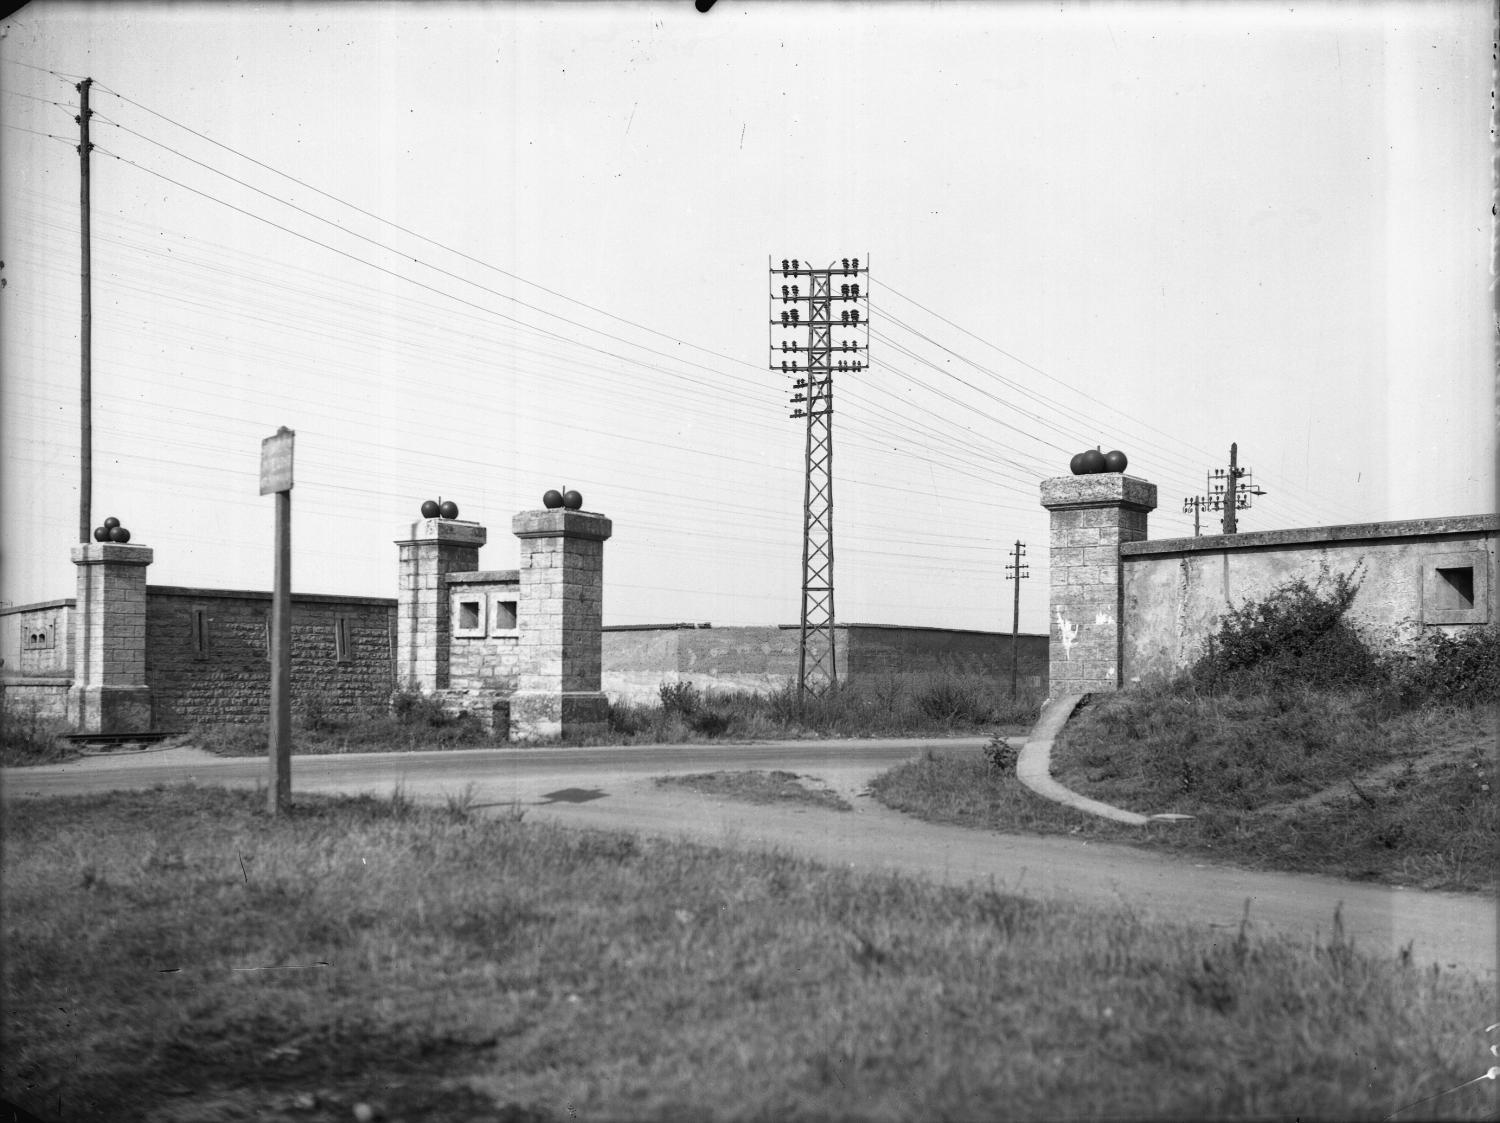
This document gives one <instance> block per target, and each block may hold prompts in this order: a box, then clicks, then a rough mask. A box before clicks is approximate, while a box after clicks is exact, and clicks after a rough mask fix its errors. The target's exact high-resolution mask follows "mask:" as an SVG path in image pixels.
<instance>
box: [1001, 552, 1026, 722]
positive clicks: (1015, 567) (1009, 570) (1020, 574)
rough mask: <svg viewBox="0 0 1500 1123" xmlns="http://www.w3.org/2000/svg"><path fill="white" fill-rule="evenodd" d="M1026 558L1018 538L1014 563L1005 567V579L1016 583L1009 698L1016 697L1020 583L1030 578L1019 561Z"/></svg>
mask: <svg viewBox="0 0 1500 1123" xmlns="http://www.w3.org/2000/svg"><path fill="white" fill-rule="evenodd" d="M1025 556H1026V543H1024V542H1022V541H1021V540H1020V539H1019V538H1018V539H1016V552H1015V561H1014V562H1012V563H1011V564H1010V565H1008V566H1006V567H1005V579H1006V580H1007V581H1014V582H1015V583H1016V590H1015V593H1016V595H1015V600H1014V602H1013V603H1012V606H1011V614H1010V696H1011V697H1012V698H1014V697H1015V696H1016V656H1017V654H1018V652H1017V650H1016V645H1017V644H1018V643H1019V642H1020V638H1019V637H1020V632H1021V581H1022V579H1023V578H1026V577H1030V576H1031V574H1029V573H1028V572H1026V571H1027V570H1028V569H1029V568H1030V567H1029V566H1027V565H1026V564H1024V563H1023V562H1022V561H1021V559H1022V558H1024V557H1025Z"/></svg>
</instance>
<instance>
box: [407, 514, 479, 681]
mask: <svg viewBox="0 0 1500 1123" xmlns="http://www.w3.org/2000/svg"><path fill="white" fill-rule="evenodd" d="M486 537H487V535H486V532H485V529H484V527H482V526H480V525H479V524H478V523H474V522H459V521H458V520H457V519H419V520H418V521H417V522H414V523H412V524H411V537H410V538H403V539H398V540H397V542H396V545H397V546H398V547H399V548H400V550H401V562H400V574H401V576H400V589H399V590H398V593H397V598H396V689H397V690H399V691H417V692H421V693H424V694H430V693H431V692H432V691H434V690H445V689H447V687H448V675H449V656H450V650H449V649H450V642H449V641H450V639H451V637H452V632H453V621H452V614H451V612H450V609H449V606H448V574H450V573H468V572H472V571H473V570H476V569H478V568H479V548H480V547H481V546H483V545H484V543H485V540H486Z"/></svg>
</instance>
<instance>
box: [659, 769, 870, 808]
mask: <svg viewBox="0 0 1500 1123" xmlns="http://www.w3.org/2000/svg"><path fill="white" fill-rule="evenodd" d="M804 779H805V777H802V776H798V775H797V774H796V773H795V772H784V771H781V770H780V769H776V770H773V771H770V772H758V771H745V772H693V773H688V774H685V775H680V776H658V777H657V778H656V783H657V784H658V785H660V786H663V787H665V786H674V787H684V788H692V789H693V790H694V791H698V792H702V793H704V794H705V795H713V796H721V797H723V798H725V799H739V800H744V801H745V802H747V803H808V804H812V805H813V806H815V807H826V808H831V809H832V810H834V811H852V810H854V808H853V807H852V805H851V804H850V803H849V801H848V800H846V799H844V798H843V797H842V796H839V795H837V794H835V793H834V792H831V791H829V790H828V789H826V788H810V787H808V786H807V785H806V784H804V783H803V782H802V781H803V780H804Z"/></svg>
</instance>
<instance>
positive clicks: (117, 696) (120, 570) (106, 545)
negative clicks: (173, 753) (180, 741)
mask: <svg viewBox="0 0 1500 1123" xmlns="http://www.w3.org/2000/svg"><path fill="white" fill-rule="evenodd" d="M153 556H154V555H153V553H152V550H151V548H150V547H149V546H129V545H126V544H124V543H119V542H97V543H89V544H85V545H82V546H74V547H73V564H74V565H76V566H77V567H78V593H77V600H76V603H75V608H74V611H73V619H72V624H71V627H72V630H73V686H72V688H71V689H70V690H69V691H68V715H69V717H70V719H71V720H72V722H73V725H74V727H75V728H76V729H77V731H78V732H80V733H144V732H147V731H148V730H150V729H151V688H150V687H149V686H148V685H147V683H146V567H147V566H148V565H150V564H151V561H152V558H153Z"/></svg>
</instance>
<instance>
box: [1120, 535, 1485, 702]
mask: <svg viewBox="0 0 1500 1123" xmlns="http://www.w3.org/2000/svg"><path fill="white" fill-rule="evenodd" d="M1497 532H1500V518H1497V517H1496V516H1490V515H1484V516H1465V517H1462V518H1450V519H1422V520H1414V521H1409V522H1389V523H1366V524H1359V525H1352V526H1332V527H1317V528H1309V529H1299V530H1286V531H1257V532H1254V533H1248V534H1235V535H1215V536H1212V537H1202V538H1179V539H1164V540H1161V541H1156V542H1137V543H1132V544H1129V545H1122V546H1121V548H1120V553H1121V569H1122V574H1123V577H1122V584H1123V591H1124V601H1123V605H1124V620H1125V628H1124V637H1123V651H1122V657H1123V662H1124V677H1125V679H1126V681H1127V682H1138V681H1144V680H1147V679H1151V678H1155V677H1163V676H1171V675H1175V674H1177V673H1179V672H1180V671H1183V670H1185V669H1186V668H1187V667H1189V666H1191V665H1192V663H1193V662H1194V661H1195V660H1196V659H1197V658H1198V657H1199V656H1200V655H1201V654H1202V651H1203V646H1204V643H1205V641H1206V640H1207V638H1208V637H1209V636H1210V635H1212V634H1213V633H1214V631H1215V630H1216V629H1217V627H1218V621H1219V618H1220V617H1221V616H1223V615H1224V614H1225V613H1226V612H1228V611H1229V610H1231V609H1235V608H1239V607H1241V606H1242V605H1243V604H1244V603H1245V602H1246V601H1256V600H1259V599H1261V598H1263V597H1264V596H1265V595H1266V594H1268V593H1269V592H1271V591H1272V590H1273V589H1275V588H1276V587H1277V586H1279V585H1282V584H1284V583H1286V582H1288V581H1291V580H1295V579H1297V578H1299V577H1300V578H1302V579H1304V580H1306V581H1307V582H1308V583H1309V584H1316V583H1317V581H1318V580H1319V578H1320V576H1322V575H1323V574H1325V573H1326V574H1328V575H1329V576H1330V577H1331V576H1332V575H1336V574H1339V573H1349V574H1353V573H1355V572H1356V571H1358V572H1360V573H1361V575H1362V584H1361V587H1360V591H1359V594H1358V596H1357V597H1356V598H1355V601H1354V604H1353V606H1352V607H1351V608H1350V611H1349V619H1350V621H1351V622H1352V623H1353V624H1354V625H1355V626H1356V627H1357V628H1359V629H1360V631H1361V632H1362V633H1363V634H1364V635H1365V636H1366V637H1367V638H1368V639H1370V640H1371V641H1372V642H1374V643H1376V644H1390V643H1399V642H1401V641H1402V640H1403V639H1404V638H1409V637H1411V636H1413V635H1416V634H1420V633H1421V632H1423V631H1428V630H1434V629H1436V630H1440V631H1444V632H1450V633H1459V632H1462V631H1464V630H1465V629H1467V628H1471V627H1474V626H1476V625H1480V626H1482V625H1485V624H1493V623H1495V622H1496V613H1495V607H1494V596H1495V592H1494V591H1495V589H1496V588H1497V581H1500V573H1497V570H1496V540H1497Z"/></svg>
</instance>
